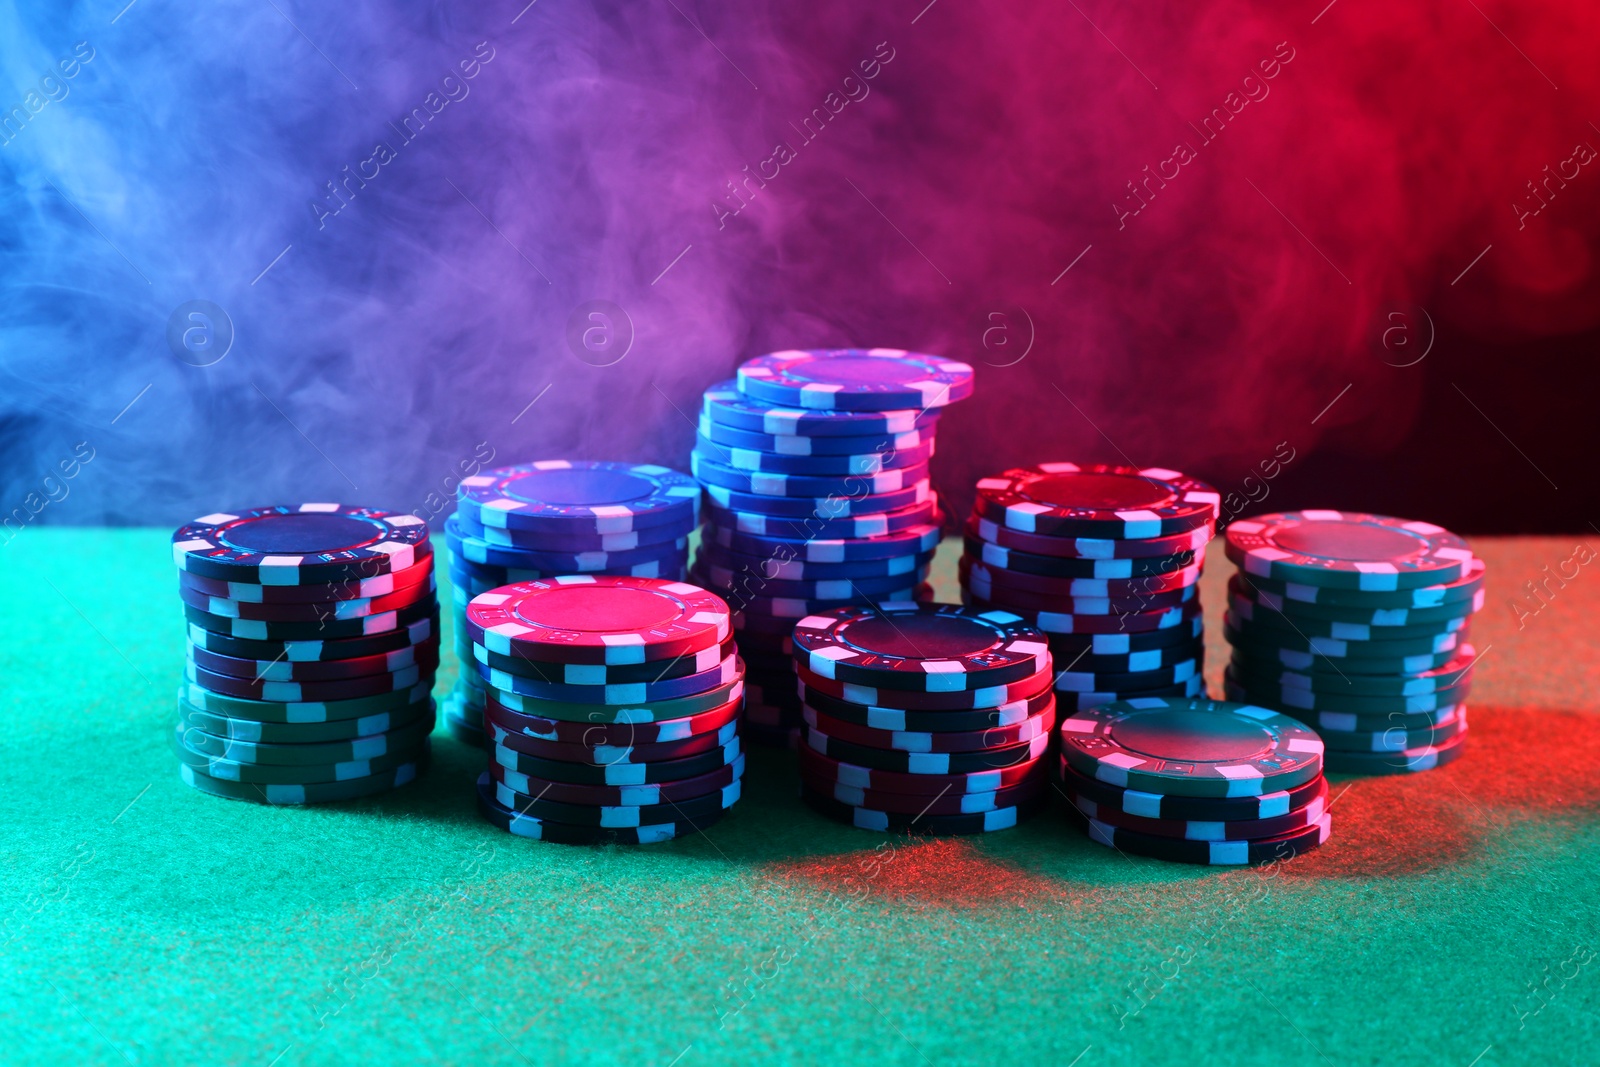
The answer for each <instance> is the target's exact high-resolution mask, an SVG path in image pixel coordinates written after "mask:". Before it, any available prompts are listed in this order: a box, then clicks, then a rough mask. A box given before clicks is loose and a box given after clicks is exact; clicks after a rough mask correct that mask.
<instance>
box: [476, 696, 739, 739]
mask: <svg viewBox="0 0 1600 1067" xmlns="http://www.w3.org/2000/svg"><path fill="white" fill-rule="evenodd" d="M486 703H488V704H493V705H494V723H493V726H492V729H491V731H490V733H491V740H493V741H495V742H501V741H503V740H505V739H514V738H520V737H527V738H532V739H534V740H540V741H550V742H559V743H563V744H570V745H583V746H585V747H588V748H595V747H599V746H603V745H611V746H618V747H622V748H629V747H633V746H636V745H655V744H662V743H666V742H675V741H682V740H685V739H687V738H690V737H695V736H699V735H702V734H708V733H715V732H716V731H718V730H720V729H722V728H723V727H724V726H726V725H727V724H728V723H730V722H732V721H733V720H734V719H736V718H738V716H739V705H740V701H739V700H730V701H728V702H727V703H726V704H723V705H722V706H721V707H716V708H712V709H711V710H710V711H704V712H701V713H700V714H698V715H688V716H685V717H683V718H681V719H661V720H658V721H656V722H569V721H567V720H565V719H547V718H542V717H540V716H538V715H524V714H522V713H521V712H517V711H512V710H511V709H510V708H508V707H506V706H505V705H504V704H502V703H501V702H500V700H499V699H498V698H497V697H496V696H495V695H494V694H490V695H489V697H488V698H487V701H486Z"/></svg>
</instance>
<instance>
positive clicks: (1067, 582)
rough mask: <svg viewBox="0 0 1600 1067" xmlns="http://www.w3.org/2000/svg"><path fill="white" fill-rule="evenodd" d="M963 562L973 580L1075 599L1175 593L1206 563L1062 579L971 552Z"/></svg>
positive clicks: (1194, 579)
mask: <svg viewBox="0 0 1600 1067" xmlns="http://www.w3.org/2000/svg"><path fill="white" fill-rule="evenodd" d="M962 562H963V563H964V564H965V565H966V566H965V567H964V568H963V570H964V571H965V573H966V574H967V575H968V577H969V578H971V579H973V580H980V579H981V580H987V581H988V582H989V583H990V584H992V585H994V586H996V587H997V588H998V587H1005V588H1009V589H1019V590H1022V591H1023V592H1026V593H1038V594H1040V595H1041V596H1056V597H1070V598H1073V599H1086V598H1093V599H1102V598H1112V599H1131V598H1139V597H1146V596H1152V595H1155V594H1159V593H1171V592H1175V591H1177V590H1181V589H1184V588H1187V587H1188V586H1191V585H1193V584H1195V583H1196V582H1198V581H1199V580H1200V570H1201V567H1202V565H1203V564H1202V561H1200V560H1196V561H1195V562H1193V563H1190V564H1189V565H1188V566H1186V567H1180V568H1178V569H1177V570H1170V571H1166V572H1165V573H1162V574H1141V575H1136V576H1134V577H1129V578H1071V577H1066V578H1062V577H1056V576H1053V575H1046V574H1030V573H1028V572H1027V571H1020V570H1012V569H1011V568H1009V567H1001V566H997V565H995V564H993V563H985V562H983V561H982V560H980V559H975V558H973V557H972V556H970V555H964V556H963V557H962Z"/></svg>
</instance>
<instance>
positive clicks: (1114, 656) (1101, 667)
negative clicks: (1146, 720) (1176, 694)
mask: <svg viewBox="0 0 1600 1067" xmlns="http://www.w3.org/2000/svg"><path fill="white" fill-rule="evenodd" d="M1049 645H1050V656H1051V658H1052V659H1053V660H1054V661H1055V666H1056V669H1057V673H1058V674H1059V673H1061V672H1063V671H1065V672H1067V673H1070V674H1089V675H1113V674H1139V673H1142V672H1145V671H1153V670H1159V669H1161V668H1163V667H1176V666H1178V665H1179V664H1182V663H1194V664H1196V666H1197V667H1198V664H1199V661H1198V660H1197V659H1195V654H1194V647H1193V646H1192V645H1191V644H1189V643H1188V642H1179V643H1174V644H1169V645H1166V646H1157V647H1155V648H1140V649H1134V650H1129V651H1127V652H1113V653H1096V652H1095V651H1094V646H1093V645H1086V644H1080V645H1078V646H1076V647H1073V646H1071V645H1067V644H1065V643H1064V642H1061V641H1060V640H1050V641H1049Z"/></svg>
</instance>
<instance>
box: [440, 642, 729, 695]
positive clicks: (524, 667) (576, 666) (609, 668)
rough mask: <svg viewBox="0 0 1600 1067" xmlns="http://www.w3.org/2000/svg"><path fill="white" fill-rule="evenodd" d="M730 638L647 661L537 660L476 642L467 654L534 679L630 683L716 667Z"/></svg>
mask: <svg viewBox="0 0 1600 1067" xmlns="http://www.w3.org/2000/svg"><path fill="white" fill-rule="evenodd" d="M734 651H735V649H734V644H733V641H732V639H731V638H730V639H729V640H728V641H725V642H724V643H722V644H721V645H712V646H711V647H710V648H702V649H701V650H700V651H698V652H695V653H693V654H692V655H691V654H689V653H685V654H683V655H681V656H678V657H676V658H675V659H659V660H650V661H647V662H645V663H557V662H553V661H550V660H537V659H532V658H529V657H527V656H519V655H514V654H513V655H509V656H508V655H502V654H501V653H498V652H490V651H489V650H488V649H486V648H484V647H483V646H482V645H478V644H473V645H471V646H470V647H469V648H468V649H467V650H466V655H467V656H468V657H470V658H472V659H473V660H474V661H476V662H477V663H479V664H480V665H483V666H486V667H489V668H492V669H494V670H497V671H504V672H505V673H507V674H516V675H521V676H523V677H525V678H531V679H534V680H535V681H541V682H550V683H559V684H562V685H603V686H609V685H627V684H630V683H634V682H659V681H664V680H666V679H669V678H683V677H685V676H687V675H691V674H700V673H703V672H705V671H709V670H713V669H715V668H716V666H717V665H718V664H720V663H721V662H722V661H723V660H725V659H727V658H728V657H729V656H731V655H733V654H734Z"/></svg>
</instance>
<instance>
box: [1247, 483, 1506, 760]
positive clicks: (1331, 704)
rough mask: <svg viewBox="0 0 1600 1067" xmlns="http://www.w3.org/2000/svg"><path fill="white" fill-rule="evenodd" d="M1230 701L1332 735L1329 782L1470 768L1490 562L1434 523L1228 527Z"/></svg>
mask: <svg viewBox="0 0 1600 1067" xmlns="http://www.w3.org/2000/svg"><path fill="white" fill-rule="evenodd" d="M1227 553H1228V558H1229V559H1231V560H1233V561H1234V562H1235V563H1237V564H1238V565H1239V566H1240V571H1239V573H1238V574H1236V575H1235V576H1234V577H1233V578H1232V579H1230V580H1229V583H1228V611H1227V612H1226V613H1225V615H1224V628H1223V636H1224V637H1226V638H1227V640H1228V642H1229V643H1230V644H1231V645H1232V646H1233V657H1232V661H1231V663H1230V664H1229V667H1228V670H1227V672H1226V674H1225V685H1226V689H1227V692H1228V694H1229V695H1230V696H1231V697H1234V698H1236V699H1241V700H1248V701H1249V702H1251V703H1253V704H1260V705H1262V706H1264V707H1270V708H1276V709H1279V710H1282V711H1284V712H1285V713H1287V714H1289V715H1293V716H1294V717H1295V718H1297V719H1300V720H1301V721H1302V722H1305V723H1307V724H1308V725H1310V726H1311V727H1312V728H1314V729H1316V730H1317V731H1319V732H1320V733H1321V735H1322V737H1323V740H1324V741H1325V742H1326V743H1327V754H1326V764H1327V769H1328V770H1329V771H1338V772H1345V773H1353V774H1404V773H1414V772H1417V771H1424V770H1431V769H1432V768H1434V767H1438V766H1443V765H1444V764H1446V763H1449V762H1451V761H1453V760H1455V759H1458V758H1459V757H1460V755H1461V753H1462V752H1463V751H1464V749H1465V744H1466V734H1467V722H1466V708H1465V706H1464V702H1465V701H1466V699H1467V697H1468V694H1469V693H1470V691H1471V686H1472V673H1473V667H1474V665H1475V664H1476V661H1477V650H1476V649H1475V648H1474V647H1473V646H1472V644H1471V642H1470V634H1471V621H1472V616H1473V615H1474V614H1475V613H1476V612H1477V611H1478V610H1479V609H1480V608H1482V606H1483V580H1484V565H1483V561H1482V560H1479V559H1476V558H1474V557H1473V555H1472V551H1471V549H1470V548H1469V547H1468V546H1467V544H1466V542H1465V541H1463V540H1462V539H1461V538H1460V537H1458V536H1456V535H1455V534H1452V533H1450V532H1449V531H1448V530H1444V529H1441V528H1440V527H1438V526H1434V525H1432V524H1431V523H1425V522H1414V521H1410V520H1406V519H1395V518H1389V517H1387V516H1382V515H1367V514H1363V513H1355V512H1339V511H1300V512H1283V513H1277V514H1270V515H1260V516H1256V517H1255V518H1252V519H1249V520H1244V521H1240V522H1235V523H1234V524H1233V525H1232V526H1229V527H1228V533H1227Z"/></svg>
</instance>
